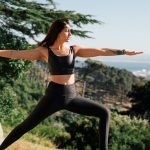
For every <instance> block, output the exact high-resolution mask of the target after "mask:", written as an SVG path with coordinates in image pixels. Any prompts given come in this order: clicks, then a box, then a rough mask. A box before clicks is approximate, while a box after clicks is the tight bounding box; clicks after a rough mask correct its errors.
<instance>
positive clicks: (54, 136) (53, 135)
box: [31, 122, 70, 147]
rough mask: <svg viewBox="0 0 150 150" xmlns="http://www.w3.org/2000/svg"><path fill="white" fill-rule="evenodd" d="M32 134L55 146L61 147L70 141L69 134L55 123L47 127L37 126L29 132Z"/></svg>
mask: <svg viewBox="0 0 150 150" xmlns="http://www.w3.org/2000/svg"><path fill="white" fill-rule="evenodd" d="M31 133H32V134H37V135H38V136H39V137H41V138H47V139H50V140H51V141H53V142H54V143H55V144H57V146H58V147H59V145H63V144H64V142H66V141H67V140H68V139H70V134H69V133H67V132H66V131H65V130H64V127H63V126H62V125H61V124H59V123H57V122H55V123H52V124H50V125H49V126H45V125H42V124H39V125H38V126H37V127H36V128H34V129H33V130H31Z"/></svg>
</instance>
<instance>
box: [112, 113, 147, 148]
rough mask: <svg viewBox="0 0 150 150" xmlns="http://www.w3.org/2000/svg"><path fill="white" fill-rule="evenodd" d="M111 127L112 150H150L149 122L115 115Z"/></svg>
mask: <svg viewBox="0 0 150 150" xmlns="http://www.w3.org/2000/svg"><path fill="white" fill-rule="evenodd" d="M110 126H111V127H110V136H109V147H110V149H111V150H149V149H150V125H149V123H148V121H147V120H142V119H137V118H133V119H131V118H130V117H128V116H121V115H117V114H113V116H112V120H111V123H110Z"/></svg>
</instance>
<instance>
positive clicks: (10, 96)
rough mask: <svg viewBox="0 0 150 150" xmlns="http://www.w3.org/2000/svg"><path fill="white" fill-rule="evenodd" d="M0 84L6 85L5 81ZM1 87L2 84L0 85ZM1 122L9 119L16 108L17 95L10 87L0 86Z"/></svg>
mask: <svg viewBox="0 0 150 150" xmlns="http://www.w3.org/2000/svg"><path fill="white" fill-rule="evenodd" d="M0 83H2V84H4V83H3V81H0ZM0 85H1V84H0ZM0 91H1V92H0V122H1V121H2V120H3V119H4V118H6V117H8V116H9V115H10V113H11V111H12V109H14V108H15V104H16V103H15V98H16V95H15V93H14V91H13V89H12V87H10V86H9V85H7V86H5V87H3V86H0Z"/></svg>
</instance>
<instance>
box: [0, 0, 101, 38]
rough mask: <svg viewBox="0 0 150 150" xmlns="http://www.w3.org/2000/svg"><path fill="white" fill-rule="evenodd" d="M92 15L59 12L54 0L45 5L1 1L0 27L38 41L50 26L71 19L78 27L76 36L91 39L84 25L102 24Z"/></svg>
mask: <svg viewBox="0 0 150 150" xmlns="http://www.w3.org/2000/svg"><path fill="white" fill-rule="evenodd" d="M92 17H93V16H92V15H84V14H81V13H77V12H75V11H71V10H66V11H64V10H57V9H56V4H55V2H54V1H53V0H46V2H45V3H39V2H36V1H27V0H8V1H5V0H1V4H0V26H1V27H2V28H5V29H6V30H8V31H10V32H12V31H17V33H18V32H19V33H20V34H19V35H20V36H21V35H22V36H23V37H24V36H28V37H30V38H32V39H34V40H35V41H36V37H37V36H38V35H39V34H41V33H43V34H45V33H47V30H48V27H49V26H50V24H51V23H52V22H53V21H54V20H56V19H60V18H69V19H70V20H71V23H72V24H73V25H74V26H75V27H77V29H73V30H72V33H73V34H74V35H77V36H80V37H84V38H89V37H90V36H89V35H88V33H89V32H90V31H84V30H82V29H81V28H82V25H86V24H95V23H96V24H97V23H98V24H100V23H102V22H100V21H97V20H96V19H93V18H92Z"/></svg>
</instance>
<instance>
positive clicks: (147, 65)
mask: <svg viewBox="0 0 150 150" xmlns="http://www.w3.org/2000/svg"><path fill="white" fill-rule="evenodd" d="M78 61H79V62H78V65H82V66H83V65H84V60H78ZM101 62H102V63H103V64H105V65H107V66H110V67H115V68H119V69H126V70H127V71H130V72H132V73H133V74H134V75H135V76H140V77H143V78H146V79H148V80H150V61H118V60H116V61H115V60H112V61H107V60H102V61H101Z"/></svg>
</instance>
